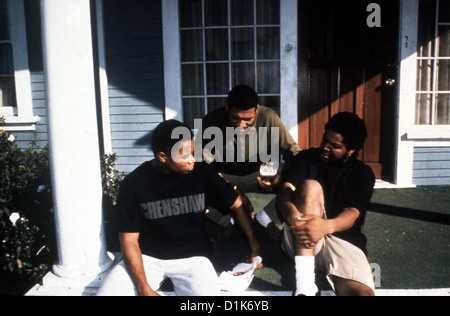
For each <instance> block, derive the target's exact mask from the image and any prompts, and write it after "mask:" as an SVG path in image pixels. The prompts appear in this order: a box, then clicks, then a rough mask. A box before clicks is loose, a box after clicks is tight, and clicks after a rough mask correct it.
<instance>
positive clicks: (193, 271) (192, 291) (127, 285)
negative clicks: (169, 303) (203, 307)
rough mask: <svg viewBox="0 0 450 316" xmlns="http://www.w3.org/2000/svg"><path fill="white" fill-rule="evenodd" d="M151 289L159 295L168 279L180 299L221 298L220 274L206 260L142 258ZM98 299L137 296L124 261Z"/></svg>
mask: <svg viewBox="0 0 450 316" xmlns="http://www.w3.org/2000/svg"><path fill="white" fill-rule="evenodd" d="M142 258H143V261H144V269H145V274H146V276H147V281H148V283H149V284H150V287H151V288H152V289H153V290H154V291H158V290H159V288H160V287H161V284H162V283H163V281H164V280H166V279H167V278H169V279H171V281H172V283H173V285H174V288H175V293H176V294H177V295H179V296H218V295H220V286H219V281H218V277H217V272H216V270H215V269H214V267H213V265H212V263H211V261H209V259H207V258H205V257H192V258H187V259H178V260H159V259H155V258H152V257H149V256H145V255H143V256H142ZM97 295H98V296H136V295H138V293H137V291H136V287H135V286H134V284H133V281H132V279H131V277H130V275H129V274H128V271H127V269H126V267H125V263H124V261H123V260H122V261H121V262H120V263H119V264H118V265H117V266H116V267H115V268H114V269H113V270H112V271H111V272H110V273H109V275H108V276H107V277H106V279H105V281H104V282H103V285H102V286H101V287H100V289H99V291H98V293H97Z"/></svg>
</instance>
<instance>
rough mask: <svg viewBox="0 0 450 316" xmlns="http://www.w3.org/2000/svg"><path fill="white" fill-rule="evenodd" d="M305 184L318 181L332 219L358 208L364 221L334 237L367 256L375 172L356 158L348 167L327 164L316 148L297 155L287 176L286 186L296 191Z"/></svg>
mask: <svg viewBox="0 0 450 316" xmlns="http://www.w3.org/2000/svg"><path fill="white" fill-rule="evenodd" d="M305 180H316V181H318V182H319V183H320V184H321V185H322V187H323V190H324V194H325V209H326V214H327V218H328V219H333V218H336V217H337V216H339V214H341V212H342V211H343V210H344V209H346V208H356V209H357V210H358V211H359V212H360V217H359V218H358V220H357V221H356V223H355V225H354V226H353V227H352V228H351V229H349V230H347V231H344V232H339V233H335V234H334V235H335V236H336V237H339V238H341V239H343V240H346V241H348V242H350V243H351V244H353V245H355V246H357V247H358V248H360V249H361V250H363V251H364V252H365V253H367V250H366V244H367V239H366V237H365V236H364V235H363V234H362V232H361V227H362V225H364V221H365V217H366V212H367V209H368V208H369V205H370V200H371V198H372V195H373V189H374V185H375V175H374V173H373V171H372V169H371V168H370V167H369V166H367V165H366V164H364V163H363V162H362V161H360V160H358V159H356V158H350V160H349V161H347V162H346V163H332V162H328V163H326V162H323V161H322V160H321V157H320V149H318V148H314V149H310V150H305V151H302V152H301V153H300V154H299V155H297V157H296V158H295V162H294V164H293V165H292V167H291V168H290V170H289V171H288V172H286V174H285V176H284V182H289V183H291V184H292V185H294V186H295V187H298V186H299V184H300V183H301V182H302V181H305Z"/></svg>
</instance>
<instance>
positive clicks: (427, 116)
mask: <svg viewBox="0 0 450 316" xmlns="http://www.w3.org/2000/svg"><path fill="white" fill-rule="evenodd" d="M432 97H433V96H432V95H431V94H418V95H417V104H416V124H417V125H431V99H432Z"/></svg>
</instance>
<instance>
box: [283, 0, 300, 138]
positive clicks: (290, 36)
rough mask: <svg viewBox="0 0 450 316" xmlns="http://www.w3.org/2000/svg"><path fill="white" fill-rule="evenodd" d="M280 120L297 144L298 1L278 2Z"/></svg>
mask: <svg viewBox="0 0 450 316" xmlns="http://www.w3.org/2000/svg"><path fill="white" fill-rule="evenodd" d="M280 21H281V22H280V23H281V25H280V35H281V38H280V44H281V47H280V55H281V56H280V58H281V120H282V121H283V123H284V125H285V126H286V128H287V129H288V130H289V132H290V133H291V135H292V137H293V138H294V139H295V141H296V142H298V1H295V0H283V1H280Z"/></svg>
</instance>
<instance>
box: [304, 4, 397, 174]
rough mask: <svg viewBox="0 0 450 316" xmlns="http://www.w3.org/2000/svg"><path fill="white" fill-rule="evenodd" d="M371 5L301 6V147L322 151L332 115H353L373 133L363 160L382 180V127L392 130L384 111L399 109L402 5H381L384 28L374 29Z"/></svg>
mask: <svg viewBox="0 0 450 316" xmlns="http://www.w3.org/2000/svg"><path fill="white" fill-rule="evenodd" d="M372 2H373V1H366V0H338V1H336V0H314V1H311V0H302V1H300V8H299V14H300V23H299V28H300V29H299V65H300V66H299V69H300V70H299V81H300V100H299V144H300V146H301V147H302V148H311V147H317V146H319V145H320V142H321V140H322V136H323V131H324V125H325V124H326V122H327V121H328V120H329V118H330V117H331V116H333V115H334V114H336V113H338V112H342V111H350V112H354V113H356V114H358V115H359V116H360V117H361V118H363V119H364V120H365V122H366V125H367V128H368V132H369V137H368V139H367V141H366V144H365V148H364V150H363V151H362V152H361V153H360V156H359V158H360V159H362V160H363V161H364V162H366V163H367V164H369V165H370V166H371V167H372V169H373V170H374V172H375V174H376V176H377V178H381V177H382V171H383V166H382V165H383V163H382V161H383V157H382V155H383V146H382V141H383V135H384V133H382V127H383V126H386V128H389V127H388V126H389V125H388V124H386V122H383V118H384V116H383V111H385V113H393V112H391V111H392V109H393V108H394V106H395V103H394V102H395V101H394V100H393V99H394V98H395V96H394V94H395V93H393V91H395V82H394V81H392V80H391V79H394V80H396V65H395V62H396V59H397V58H396V56H397V39H398V19H399V17H398V13H399V3H398V1H396V0H380V1H376V3H378V4H379V5H380V8H381V10H380V15H379V17H380V18H381V20H380V21H381V27H374V28H371V27H369V26H368V24H367V19H368V17H369V15H370V14H371V13H372V12H368V11H367V8H368V5H369V3H372ZM388 80H391V81H389V85H388V84H386V82H388ZM385 106H387V107H388V108H386V109H383V107H385ZM388 115H389V116H391V114H388ZM388 120H389V118H388ZM385 146H388V141H386V145H385Z"/></svg>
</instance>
